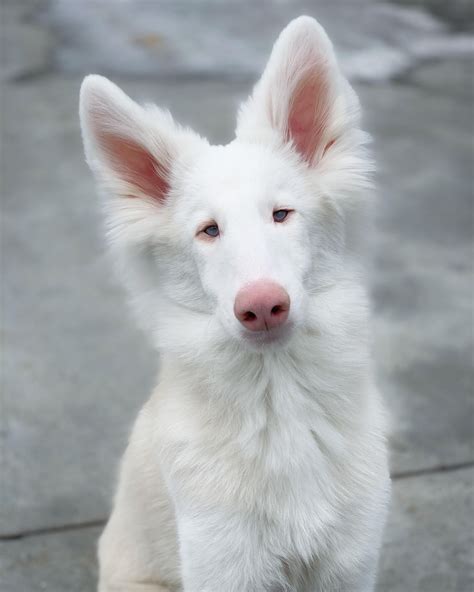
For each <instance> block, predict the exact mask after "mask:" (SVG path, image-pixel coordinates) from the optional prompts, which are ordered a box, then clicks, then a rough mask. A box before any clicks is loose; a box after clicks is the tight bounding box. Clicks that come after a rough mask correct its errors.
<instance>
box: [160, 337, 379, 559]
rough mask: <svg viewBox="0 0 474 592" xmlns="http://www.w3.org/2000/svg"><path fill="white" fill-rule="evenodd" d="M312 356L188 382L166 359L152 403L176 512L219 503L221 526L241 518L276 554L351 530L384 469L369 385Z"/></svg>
mask: <svg viewBox="0 0 474 592" xmlns="http://www.w3.org/2000/svg"><path fill="white" fill-rule="evenodd" d="M316 348H317V343H313V351H314V349H316ZM311 358H312V356H309V359H304V358H303V359H300V360H298V359H295V358H292V357H291V356H290V357H288V356H279V355H275V356H268V357H260V356H256V357H255V356H253V358H245V359H242V360H239V361H238V362H237V361H236V360H234V361H233V364H232V365H231V366H230V367H229V368H227V369H226V370H224V368H223V367H222V366H221V367H220V371H216V370H215V371H214V372H198V375H195V376H194V379H192V380H190V376H192V373H190V371H189V368H188V369H187V370H184V369H181V370H178V368H177V367H176V366H175V365H173V364H172V365H171V366H170V367H166V362H165V367H164V369H163V375H162V380H161V382H160V385H159V386H158V389H157V392H156V395H155V398H154V400H153V404H152V406H151V408H150V414H152V415H153V417H154V421H156V422H157V423H156V446H157V447H158V449H159V456H160V458H161V462H162V463H163V464H162V467H163V471H164V473H165V476H166V481H167V484H168V487H169V489H170V491H171V492H172V495H173V498H174V500H175V504H176V508H177V511H178V512H180V511H183V512H192V513H195V514H196V513H199V514H200V515H201V516H202V519H203V520H206V517H207V512H208V511H209V512H212V513H214V512H215V508H219V515H220V516H221V519H222V524H228V525H229V529H230V531H231V530H232V528H233V526H232V525H233V517H234V516H236V515H239V517H242V516H244V518H245V519H246V520H247V521H248V524H249V525H250V524H252V525H253V528H254V529H256V530H257V531H258V532H259V536H260V538H261V540H262V544H264V545H268V546H269V547H271V548H272V552H273V553H274V554H275V555H277V556H280V557H282V558H286V559H288V560H291V558H293V559H296V558H298V561H301V562H302V564H304V565H306V564H310V563H311V562H312V561H314V560H315V559H316V558H317V557H321V556H322V555H324V554H326V553H330V550H331V548H332V546H333V545H334V544H337V540H338V538H340V536H341V533H346V532H348V531H350V530H352V521H353V520H354V522H355V521H358V519H359V518H360V516H359V515H360V513H361V512H362V513H363V512H364V511H366V506H365V504H364V503H362V504H361V501H362V502H363V501H364V500H365V499H366V500H367V507H368V505H369V499H370V498H371V491H372V490H373V488H374V482H375V481H378V480H380V479H382V478H385V472H384V471H383V470H382V473H383V477H382V473H381V468H382V467H383V462H384V441H383V436H382V430H381V425H382V424H381V421H380V420H381V414H380V411H379V409H378V408H377V400H376V397H375V396H374V395H375V393H374V392H373V391H371V385H370V383H369V382H368V381H367V380H366V379H365V378H364V377H363V376H362V374H361V373H360V372H359V373H357V372H354V374H353V377H352V384H350V381H348V380H347V377H342V376H339V380H338V379H337V374H336V372H335V366H337V363H336V364H333V365H332V367H331V368H326V371H325V372H323V370H322V368H321V367H320V366H319V365H318V364H317V363H316V362H314V361H313V362H311ZM229 359H230V358H229ZM222 363H223V364H224V362H223V361H222ZM228 372H230V374H231V375H229V374H227V373H228ZM328 373H329V374H331V376H332V380H331V381H329V380H328V375H327V374H328ZM224 376H226V377H227V380H223V378H224ZM171 378H172V379H173V382H172V383H171V382H168V381H169V380H171ZM342 382H344V383H346V386H347V390H344V391H343V390H340V387H341V383H342ZM356 409H357V411H356ZM369 456H370V458H371V466H370V467H368V466H367V458H368V457H369ZM361 534H362V535H364V533H361Z"/></svg>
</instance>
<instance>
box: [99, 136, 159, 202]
mask: <svg viewBox="0 0 474 592" xmlns="http://www.w3.org/2000/svg"><path fill="white" fill-rule="evenodd" d="M100 144H101V146H102V148H103V150H104V152H105V153H106V155H107V157H108V160H109V164H110V165H111V166H112V168H113V170H114V172H115V173H116V174H117V175H118V176H119V177H120V178H121V179H123V180H124V181H126V182H127V183H128V184H130V185H132V186H134V187H136V188H137V189H138V190H139V191H138V192H137V194H138V193H143V194H145V195H148V196H150V197H152V198H153V199H156V200H158V201H159V202H163V201H164V200H165V198H166V195H167V193H168V191H169V188H170V187H169V182H168V180H167V174H166V172H165V170H164V168H163V166H162V165H161V164H160V163H159V162H158V161H157V160H156V158H154V156H153V155H152V154H151V153H150V152H149V151H148V150H147V149H146V148H145V147H144V146H142V145H141V144H139V143H137V142H134V141H133V140H131V139H129V138H121V137H119V136H116V135H114V134H109V133H102V134H100ZM127 196H128V197H137V195H133V193H128V194H127Z"/></svg>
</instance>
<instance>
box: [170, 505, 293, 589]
mask: <svg viewBox="0 0 474 592" xmlns="http://www.w3.org/2000/svg"><path fill="white" fill-rule="evenodd" d="M178 530H179V540H180V553H181V565H182V578H183V584H184V592H223V591H224V590H225V592H244V591H245V592H257V591H259V592H263V591H265V590H273V589H279V584H281V582H282V581H283V574H282V572H281V566H280V565H279V562H278V559H277V558H275V557H274V556H273V555H272V552H271V549H268V548H266V547H265V545H262V540H261V538H259V536H258V531H259V528H258V525H257V524H255V523H254V524H253V525H252V524H251V521H250V520H249V519H248V518H247V519H244V518H243V517H240V516H238V515H236V514H232V515H229V514H228V513H223V512H219V511H215V512H213V511H209V510H208V509H206V510H203V509H202V510H198V509H195V510H194V511H193V512H192V515H191V513H190V512H187V513H186V515H184V516H183V515H181V516H179V518H178Z"/></svg>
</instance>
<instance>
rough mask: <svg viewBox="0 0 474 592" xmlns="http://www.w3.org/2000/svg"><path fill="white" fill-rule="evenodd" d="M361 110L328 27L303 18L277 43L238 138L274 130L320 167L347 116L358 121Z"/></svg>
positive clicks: (246, 109)
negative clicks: (340, 69)
mask: <svg viewBox="0 0 474 592" xmlns="http://www.w3.org/2000/svg"><path fill="white" fill-rule="evenodd" d="M350 103H352V104H350ZM354 107H355V109H354ZM357 107H358V102H357V99H356V97H355V95H354V93H353V91H352V89H350V87H349V85H348V83H347V81H346V80H345V79H344V78H343V76H342V75H341V73H340V71H339V67H338V65H337V62H336V58H335V54H334V50H333V47H332V44H331V42H330V40H329V38H328V36H327V35H326V33H325V31H324V29H323V28H322V27H321V26H320V25H319V24H318V22H317V21H315V20H314V19H313V18H310V17H299V18H297V19H295V20H294V21H292V22H291V23H290V24H289V25H288V26H287V27H286V28H285V29H284V30H283V31H282V33H281V34H280V36H279V38H278V39H277V41H276V43H275V45H274V47H273V51H272V54H271V56H270V60H269V62H268V64H267V67H266V68H265V71H264V73H263V75H262V77H261V79H260V81H259V82H258V83H257V85H256V87H255V89H254V93H253V96H252V97H251V98H250V99H249V101H248V102H247V103H246V104H244V106H243V107H242V109H241V112H240V115H239V121H238V126H237V136H238V137H243V138H248V139H252V136H253V137H255V136H260V137H262V136H263V137H264V136H265V135H268V130H271V131H272V132H276V133H277V134H278V135H279V138H280V139H283V141H286V142H292V144H293V145H294V147H295V149H296V150H297V151H298V153H299V154H300V156H301V157H302V159H303V160H305V161H306V162H307V163H309V164H310V165H311V164H317V162H319V160H320V159H321V158H322V156H323V155H324V154H325V152H326V151H327V150H328V149H329V148H330V147H331V146H332V145H333V144H334V143H335V142H336V141H337V140H338V135H339V134H340V133H341V131H342V130H341V127H344V126H345V125H346V124H347V123H348V121H344V117H347V118H348V119H353V116H354V115H355V114H356V112H357ZM266 130H267V131H266Z"/></svg>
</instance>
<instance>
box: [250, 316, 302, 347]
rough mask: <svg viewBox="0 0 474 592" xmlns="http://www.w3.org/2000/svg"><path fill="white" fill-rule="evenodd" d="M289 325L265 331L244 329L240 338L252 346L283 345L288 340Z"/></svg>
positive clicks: (289, 335)
mask: <svg viewBox="0 0 474 592" xmlns="http://www.w3.org/2000/svg"><path fill="white" fill-rule="evenodd" d="M291 333H292V330H291V325H290V323H287V324H285V326H283V327H277V328H273V329H269V330H266V331H245V332H242V333H241V338H242V340H243V341H244V342H245V343H246V344H248V345H249V346H250V347H252V348H256V349H259V350H260V349H264V348H267V347H272V346H280V347H281V346H283V345H285V344H286V343H288V341H289V340H290V337H291Z"/></svg>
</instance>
